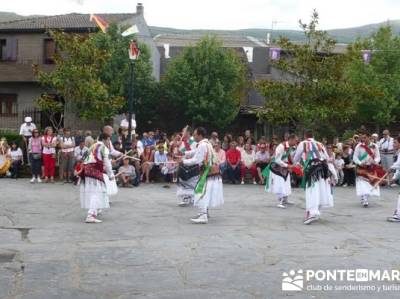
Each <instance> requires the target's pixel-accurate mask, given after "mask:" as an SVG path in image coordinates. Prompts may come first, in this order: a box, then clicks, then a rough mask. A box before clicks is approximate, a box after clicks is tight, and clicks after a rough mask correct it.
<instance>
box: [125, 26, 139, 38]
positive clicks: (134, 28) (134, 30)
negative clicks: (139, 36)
mask: <svg viewBox="0 0 400 299" xmlns="http://www.w3.org/2000/svg"><path fill="white" fill-rule="evenodd" d="M135 33H139V29H138V28H137V26H136V25H133V26H132V27H129V28H128V29H126V30H125V31H124V32H122V36H129V35H132V34H135Z"/></svg>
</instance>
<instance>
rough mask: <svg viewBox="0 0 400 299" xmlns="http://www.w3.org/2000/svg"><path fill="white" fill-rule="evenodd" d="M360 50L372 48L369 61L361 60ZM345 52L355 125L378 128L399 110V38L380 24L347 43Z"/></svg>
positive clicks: (387, 27) (390, 121)
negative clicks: (369, 33)
mask: <svg viewBox="0 0 400 299" xmlns="http://www.w3.org/2000/svg"><path fill="white" fill-rule="evenodd" d="M363 50H371V51H372V56H371V60H370V62H369V63H364V61H363V59H362V51H363ZM349 55H350V56H351V58H352V60H351V63H350V64H349V66H348V69H347V77H348V79H349V81H350V82H351V83H352V84H353V85H354V86H356V88H357V93H356V98H355V99H356V103H357V118H356V119H355V121H356V122H357V124H370V125H374V126H376V127H377V128H378V129H379V127H380V126H386V125H389V124H390V123H392V122H394V121H395V120H396V118H397V119H398V116H399V112H400V111H399V99H400V38H399V37H398V36H396V35H394V34H393V32H392V29H391V27H390V26H385V27H381V28H380V29H379V30H378V31H377V32H376V33H375V34H373V35H372V36H371V37H370V38H367V39H362V40H361V39H360V40H358V41H356V42H355V43H354V44H353V45H351V47H350V48H349Z"/></svg>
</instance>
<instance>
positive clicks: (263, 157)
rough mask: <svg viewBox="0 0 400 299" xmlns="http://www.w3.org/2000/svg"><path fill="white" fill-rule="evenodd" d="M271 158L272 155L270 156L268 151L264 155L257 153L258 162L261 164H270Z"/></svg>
mask: <svg viewBox="0 0 400 299" xmlns="http://www.w3.org/2000/svg"><path fill="white" fill-rule="evenodd" d="M269 158H270V155H269V152H267V151H265V152H264V153H263V152H261V151H258V152H257V153H256V160H258V161H259V162H260V161H261V162H265V163H266V162H268V160H269Z"/></svg>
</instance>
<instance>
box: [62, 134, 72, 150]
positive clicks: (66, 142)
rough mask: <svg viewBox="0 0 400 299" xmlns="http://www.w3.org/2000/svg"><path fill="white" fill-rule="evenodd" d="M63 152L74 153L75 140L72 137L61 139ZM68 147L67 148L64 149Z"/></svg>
mask: <svg viewBox="0 0 400 299" xmlns="http://www.w3.org/2000/svg"><path fill="white" fill-rule="evenodd" d="M60 141H61V152H63V153H71V152H73V151H74V148H75V138H74V137H72V136H70V137H66V136H64V137H61V140H60ZM64 147H67V148H64Z"/></svg>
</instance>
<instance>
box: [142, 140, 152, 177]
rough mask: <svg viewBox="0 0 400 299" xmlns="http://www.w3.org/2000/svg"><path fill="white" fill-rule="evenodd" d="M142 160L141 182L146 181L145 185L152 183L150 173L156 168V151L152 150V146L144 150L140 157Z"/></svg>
mask: <svg viewBox="0 0 400 299" xmlns="http://www.w3.org/2000/svg"><path fill="white" fill-rule="evenodd" d="M140 160H141V163H142V178H141V181H142V182H143V181H144V180H145V183H146V184H148V183H150V171H151V170H152V168H153V166H154V151H153V150H152V148H151V146H150V145H147V146H146V147H145V148H144V152H143V153H142V155H141V156H140Z"/></svg>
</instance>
